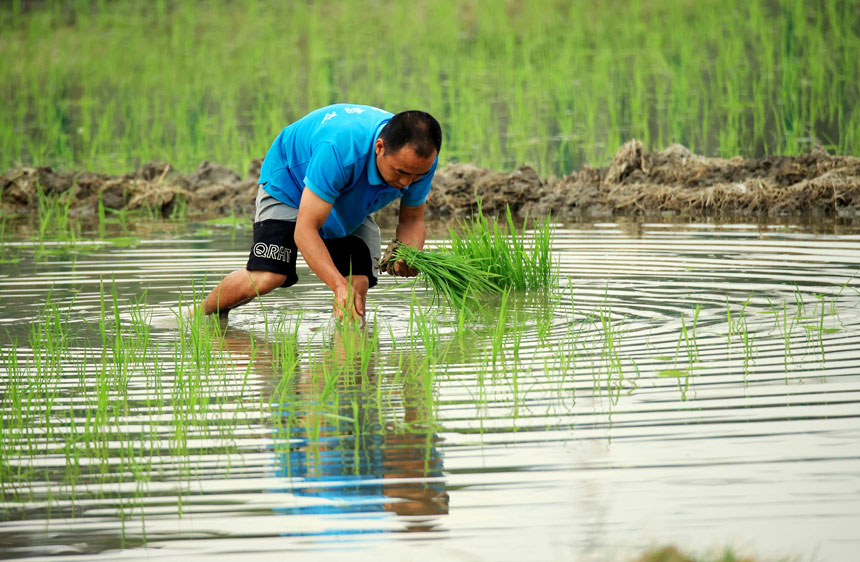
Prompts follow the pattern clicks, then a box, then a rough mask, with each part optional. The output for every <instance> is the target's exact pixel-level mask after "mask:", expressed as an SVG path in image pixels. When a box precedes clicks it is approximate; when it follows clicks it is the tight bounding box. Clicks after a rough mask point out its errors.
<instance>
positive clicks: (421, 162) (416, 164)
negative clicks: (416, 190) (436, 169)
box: [374, 139, 436, 189]
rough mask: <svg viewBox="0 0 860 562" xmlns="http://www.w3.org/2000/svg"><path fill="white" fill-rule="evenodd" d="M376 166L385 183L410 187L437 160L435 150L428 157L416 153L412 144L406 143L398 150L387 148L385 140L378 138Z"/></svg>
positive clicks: (398, 187) (397, 186)
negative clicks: (392, 150) (393, 150)
mask: <svg viewBox="0 0 860 562" xmlns="http://www.w3.org/2000/svg"><path fill="white" fill-rule="evenodd" d="M374 149H375V151H376V168H377V169H378V170H379V175H380V176H382V179H383V180H385V183H387V184H388V185H390V186H391V187H396V188H397V189H403V188H405V187H408V186H409V185H411V184H412V183H414V182H416V181H418V180H419V179H420V178H421V176H423V175H424V174H426V173H427V172H429V171H430V168H432V167H433V162H435V161H436V153H435V152H434V153H433V154H431V155H430V156H428V157H427V158H421V157H420V156H418V155H417V154H415V150H414V149H413V148H412V146H411V145H409V144H406V145H404V146H403V147H402V148H401V149H400V150H398V151H397V152H391V151H386V150H385V141H383V140H382V139H376V146H375V147H374Z"/></svg>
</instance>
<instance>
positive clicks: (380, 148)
mask: <svg viewBox="0 0 860 562" xmlns="http://www.w3.org/2000/svg"><path fill="white" fill-rule="evenodd" d="M373 149H374V151H375V152H376V155H377V156H382V153H383V152H385V141H384V140H382V139H376V144H375V145H374V147H373Z"/></svg>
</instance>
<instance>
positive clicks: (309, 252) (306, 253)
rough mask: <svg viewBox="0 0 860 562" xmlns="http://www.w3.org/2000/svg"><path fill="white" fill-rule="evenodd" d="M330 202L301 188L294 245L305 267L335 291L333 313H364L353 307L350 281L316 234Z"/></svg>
mask: <svg viewBox="0 0 860 562" xmlns="http://www.w3.org/2000/svg"><path fill="white" fill-rule="evenodd" d="M331 207H332V205H331V203H328V202H326V201H325V200H324V199H322V198H321V197H320V196H319V195H317V194H315V193H314V192H313V191H311V190H310V189H307V188H306V189H305V190H304V191H303V192H302V200H301V202H300V203H299V215H298V218H296V232H295V241H296V246H297V247H298V248H299V251H300V252H301V253H302V256H303V257H304V258H305V261H306V262H307V264H308V267H310V268H311V271H313V272H314V273H316V275H317V277H319V278H320V279H322V281H323V283H325V284H326V285H328V287H329V289H331V290H332V292H333V293H334V299H335V314H336V315H338V316H339V317H340V316H341V314H342V313H343V312H346V313H347V314H349V315H351V316H355V315H356V314H359V315H363V314H364V310H356V308H355V303H354V299H351V298H350V294H349V292H350V286H349V282H348V281H347V280H346V279H345V278H344V276H343V275H341V274H340V272H339V271H338V270H337V268H336V267H335V265H334V262H332V261H331V255H329V253H328V248H326V246H325V243H323V241H322V238H320V235H319V229H320V228H322V225H323V223H324V222H325V221H326V219H327V218H328V216H329V213H331Z"/></svg>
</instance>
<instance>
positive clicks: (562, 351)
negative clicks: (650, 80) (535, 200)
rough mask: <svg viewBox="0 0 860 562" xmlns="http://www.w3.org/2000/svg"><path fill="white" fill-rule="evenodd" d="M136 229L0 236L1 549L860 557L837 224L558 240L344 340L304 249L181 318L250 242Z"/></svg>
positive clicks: (854, 380) (859, 262) (400, 294)
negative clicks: (100, 235)
mask: <svg viewBox="0 0 860 562" xmlns="http://www.w3.org/2000/svg"><path fill="white" fill-rule="evenodd" d="M136 236H137V237H138V238H137V239H134V238H129V239H124V240H117V241H115V243H100V244H99V243H88V244H86V245H78V246H77V247H75V248H73V249H69V248H68V247H63V245H60V246H59V247H56V248H55V247H52V246H50V245H45V244H39V243H37V242H34V241H32V240H30V239H28V238H27V237H26V236H23V235H17V236H16V237H13V238H10V239H7V240H6V243H5V244H4V255H5V256H7V258H9V259H18V260H19V261H17V262H12V261H7V262H6V263H3V264H0V333H2V335H0V344H2V347H0V350H2V354H3V364H2V365H0V377H2V378H0V385H2V386H0V390H2V392H3V403H2V416H3V420H4V425H3V427H2V428H0V432H2V445H3V451H2V457H0V461H2V465H0V466H2V467H3V473H2V478H3V479H2V483H3V488H2V496H0V497H2V500H3V503H2V504H0V505H2V507H0V556H2V557H9V558H11V557H41V556H50V557H51V559H54V560H59V559H81V555H86V556H84V557H83V558H86V559H90V558H95V559H100V560H112V559H123V560H125V559H138V558H140V559H143V558H146V559H162V558H164V559H167V558H173V557H175V558H179V557H183V558H185V557H188V556H206V557H220V558H231V557H236V556H239V555H241V556H250V555H254V556H255V557H256V558H258V559H269V558H272V559H275V558H277V559H282V558H283V557H284V555H285V554H288V553H296V554H298V553H304V554H306V555H307V556H308V557H309V558H310V557H311V556H312V557H314V558H315V559H326V560H327V559H335V558H337V559H342V558H343V557H344V556H349V557H350V558H358V559H392V560H394V559H396V560H424V559H452V560H461V559H462V560H521V559H541V560H569V559H581V560H613V559H617V560H629V559H632V558H634V557H635V556H636V555H637V554H638V553H640V552H641V551H643V550H644V549H646V548H648V547H649V546H652V545H655V544H667V543H671V544H676V545H678V546H680V547H681V548H683V549H685V550H692V551H697V552H705V551H707V550H708V549H711V548H719V547H722V546H726V545H729V546H732V547H734V548H736V549H737V550H739V551H741V552H747V553H756V554H759V555H762V556H763V557H765V558H767V557H771V558H773V557H778V556H781V555H795V556H801V557H802V559H815V560H851V559H852V558H853V556H854V555H855V553H856V552H858V551H860V538H858V535H857V533H856V529H857V528H858V526H860V486H858V482H860V481H858V474H860V449H858V446H857V444H858V442H860V351H858V350H860V279H858V277H860V276H858V271H860V231H858V230H856V229H851V228H844V229H841V230H838V231H834V232H832V233H829V234H821V233H818V234H815V233H810V232H808V231H807V230H805V229H801V228H797V227H792V226H770V227H763V226H751V225H743V224H737V225H712V224H694V225H683V226H673V225H665V224H649V223H644V224H627V223H617V224H616V223H606V224H596V225H594V224H588V225H577V224H574V225H567V226H559V228H558V230H557V232H556V236H555V243H554V251H555V255H556V257H557V259H558V263H559V268H560V283H559V287H558V290H557V291H555V292H554V293H553V294H547V295H536V294H530V295H511V297H510V299H509V301H508V303H507V312H506V313H504V314H502V315H501V318H500V315H499V308H500V306H501V303H500V302H499V299H498V298H496V299H489V300H488V301H487V318H484V319H483V320H481V319H477V320H475V321H474V322H472V323H468V324H467V325H465V326H463V327H460V326H459V325H458V323H457V320H456V318H455V317H454V316H453V315H452V314H451V313H450V311H448V310H446V309H445V308H444V307H440V306H435V305H434V304H433V303H432V300H431V299H430V297H429V296H428V295H425V294H424V293H423V292H422V291H418V292H413V289H412V287H411V286H409V285H404V284H401V283H399V282H397V281H395V280H393V279H391V278H388V277H385V278H383V279H382V280H381V282H380V285H379V287H378V288H377V289H374V290H373V291H372V293H371V299H370V306H369V309H370V311H371V312H370V316H372V321H371V322H370V323H369V324H370V325H369V327H368V328H367V330H366V331H364V332H359V333H354V332H351V331H346V332H343V331H339V330H338V329H337V328H336V327H333V326H332V325H331V323H330V319H329V310H330V306H331V302H330V294H329V291H328V290H327V289H326V288H325V287H324V286H323V285H322V283H320V282H319V281H317V280H316V279H315V278H314V277H313V275H312V274H311V273H310V272H309V270H307V268H306V267H305V266H304V265H303V264H302V263H300V278H301V281H300V282H299V284H298V285H296V286H295V287H293V288H290V289H285V290H278V291H276V292H275V293H273V294H271V295H268V296H267V297H265V298H264V299H263V305H262V306H261V305H260V304H258V303H255V304H251V305H247V306H245V307H243V308H241V309H239V310H236V311H234V312H233V313H232V315H231V317H230V320H229V324H227V325H226V326H223V327H222V328H223V332H222V333H217V332H218V331H219V330H215V328H214V325H210V327H209V328H202V327H200V326H197V327H190V328H189V327H183V328H177V320H176V315H175V313H176V311H177V310H178V308H177V306H176V305H177V302H179V301H183V302H188V301H190V300H193V298H194V295H195V292H196V293H197V294H198V295H199V293H200V292H201V291H205V290H208V289H210V288H211V287H212V286H213V285H214V283H215V282H216V281H217V280H218V279H219V278H220V276H221V275H223V274H224V273H226V272H229V271H231V270H233V269H235V268H237V267H240V266H242V265H243V264H244V261H245V259H246V256H247V246H248V239H249V237H250V232H249V231H248V230H245V229H239V230H233V229H232V228H216V227H209V226H205V225H200V224H189V225H184V226H175V225H174V226H170V225H165V226H163V227H161V228H160V229H156V230H155V231H152V232H149V233H148V234H146V235H140V234H139V233H138V234H137V235H136ZM437 242H438V243H444V240H441V239H440V240H438V241H437ZM413 294H414V296H413ZM413 299H414V300H413ZM46 303H48V304H46ZM413 303H414V304H413ZM412 307H414V308H412ZM411 308H412V310H410V309H411ZM419 312H420V313H419ZM117 325H119V326H120V328H119V334H120V336H119V337H117V328H116V326H117ZM289 334H294V335H295V336H296V339H297V343H293V342H292V340H291V339H290V337H289Z"/></svg>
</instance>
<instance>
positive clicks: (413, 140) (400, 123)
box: [379, 110, 442, 158]
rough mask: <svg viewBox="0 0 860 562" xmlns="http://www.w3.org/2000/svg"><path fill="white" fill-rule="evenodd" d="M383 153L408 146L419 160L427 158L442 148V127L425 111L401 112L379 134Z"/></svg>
mask: <svg viewBox="0 0 860 562" xmlns="http://www.w3.org/2000/svg"><path fill="white" fill-rule="evenodd" d="M379 138H381V139H382V140H383V141H384V142H385V151H386V152H389V151H391V152H392V153H394V152H397V151H398V150H400V149H401V148H403V147H404V146H405V145H407V144H409V145H411V146H412V148H413V149H414V150H415V154H416V155H418V157H419V158H428V157H429V156H431V155H432V154H433V152H434V151H435V152H436V153H437V154H438V153H439V150H440V149H441V148H442V127H441V126H440V125H439V122H438V121H436V119H435V118H434V117H433V116H432V115H430V114H429V113H427V112H426V111H418V110H410V111H401V112H400V113H398V114H397V115H395V116H394V117H392V118H391V121H389V122H388V123H386V125H385V127H383V128H382V132H381V133H379Z"/></svg>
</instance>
